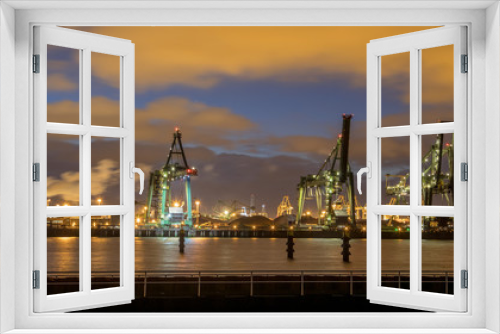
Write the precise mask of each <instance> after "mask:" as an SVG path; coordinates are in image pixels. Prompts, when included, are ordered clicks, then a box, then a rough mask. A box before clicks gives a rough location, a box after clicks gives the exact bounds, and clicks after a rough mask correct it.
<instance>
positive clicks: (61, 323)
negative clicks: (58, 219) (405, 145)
mask: <svg viewBox="0 0 500 334" xmlns="http://www.w3.org/2000/svg"><path fill="white" fill-rule="evenodd" d="M11 6H12V7H16V10H14V9H13V8H12V7H11ZM63 6H64V7H67V8H61V7H63ZM120 6H121V8H120ZM392 6H397V8H392ZM126 7H129V8H132V9H124V8H126ZM148 7H149V9H148ZM159 7H163V8H159ZM23 8H24V9H23ZM75 8H79V9H75ZM82 8H86V9H82ZM103 8H107V9H103ZM137 8H143V10H138V9H137ZM0 10H1V12H0V70H1V73H2V75H1V76H0V96H1V101H0V186H1V187H0V201H1V203H2V210H1V211H0V275H1V279H0V297H1V298H0V323H1V324H0V326H1V327H0V330H1V331H2V332H4V331H8V330H11V329H15V331H14V332H13V333H36V332H42V331H41V329H52V330H51V331H50V332H51V333H55V332H61V333H62V332H64V333H70V332H75V333H76V332H77V330H76V329H84V328H85V329H88V331H86V332H89V333H90V332H92V333H104V332H107V333H110V332H111V330H112V329H115V330H116V331H115V332H124V331H125V329H126V330H127V331H126V332H127V333H136V332H137V333H147V332H159V331H154V329H164V330H163V331H161V332H165V333H167V332H169V333H174V332H181V330H180V329H181V328H190V329H192V330H191V331H189V332H198V333H200V332H203V330H206V331H210V330H211V331H210V332H212V333H213V332H226V333H229V332H231V333H233V332H246V333H248V330H249V329H253V331H252V332H266V333H270V332H276V333H278V332H279V333H283V332H285V333H288V332H290V333H292V332H293V333H299V332H300V333H305V332H311V333H313V332H316V333H318V332H321V333H326V332H330V333H336V332H338V333H340V332H345V331H347V330H348V329H349V332H350V333H361V332H362V333H377V332H379V333H390V332H393V333H405V332H411V333H416V332H421V333H431V332H432V333H450V332H453V333H457V332H462V333H494V332H499V331H500V320H499V319H498V318H499V317H498V315H499V314H500V297H499V295H500V278H499V277H500V275H499V273H500V256H499V255H500V229H499V224H498V222H499V215H500V213H499V212H498V203H500V175H499V174H500V173H498V166H499V164H500V152H498V150H494V148H495V147H499V146H500V131H498V129H499V125H500V115H499V114H500V113H499V112H498V111H499V107H500V98H499V96H498V91H499V90H500V83H499V82H500V34H499V30H500V17H499V10H498V3H497V1H453V2H449V1H439V0H437V1H433V2H426V1H423V2H419V1H398V2H397V4H395V2H390V1H388V2H385V1H370V3H369V4H367V3H366V2H362V1H360V2H354V1H352V2H349V1H331V2H326V1H309V2H307V1H297V2H290V3H288V2H285V1H270V2H266V3H264V2H248V1H237V0H235V1H233V2H231V3H222V2H217V1H207V2H203V5H201V4H200V3H199V2H189V1H186V2H183V3H179V2H175V1H174V2H162V3H159V2H149V1H143V2H142V3H141V2H135V1H126V2H125V1H123V2H118V3H116V2H113V1H109V2H108V1H98V2H95V1H79V2H69V1H65V2H58V1H55V2H54V1H52V2H51V1H43V0H42V1H36V2H31V1H19V2H18V1H15V0H11V1H4V2H2V3H0ZM402 23H403V24H404V25H406V26H417V25H424V26H436V25H448V24H465V25H467V26H468V27H469V32H470V33H469V41H470V43H469V45H470V47H469V55H470V59H471V63H470V69H471V75H469V79H468V80H469V87H470V90H469V93H468V95H469V96H468V101H469V110H470V111H471V112H470V113H469V115H468V117H469V119H468V134H469V138H468V145H469V153H470V154H471V156H470V160H469V161H470V166H469V172H470V174H469V177H470V180H471V181H470V184H469V190H468V197H469V198H470V199H471V200H470V203H469V210H468V215H469V217H468V219H469V221H470V222H471V224H470V226H474V230H472V229H470V230H469V231H468V232H469V235H471V243H470V245H468V252H469V255H470V257H469V260H468V262H469V263H468V268H469V270H470V275H469V289H468V300H469V307H468V312H466V313H432V314H427V313H425V314H423V313H405V314H392V313H383V314H381V313H379V314H367V313H329V314H322V313H312V314H307V313H298V314H287V313H277V314H262V313H255V314H240V313H238V314H189V313H186V314H158V313H156V314H95V313H94V314H93V313H87V314H60V313H51V314H34V313H33V311H32V310H33V298H32V297H33V292H32V290H31V288H30V286H31V270H32V259H31V257H30V254H31V253H30V251H31V248H30V247H31V245H32V242H33V238H32V221H33V220H32V218H33V212H32V211H31V210H27V209H26V206H27V204H28V206H29V205H30V203H26V198H30V197H29V194H31V191H32V183H31V181H30V172H31V163H32V161H31V157H32V147H31V146H30V143H32V135H31V134H32V131H33V129H32V119H31V116H30V115H31V113H32V101H31V98H30V96H31V94H32V91H31V87H32V82H31V80H32V77H31V74H30V63H31V59H30V55H31V46H32V33H31V32H32V26H33V25H35V24H57V25H122V26H131V25H196V26H198V25H206V26H211V25H213V26H221V25H227V26H231V25H257V26H258V25H285V26H290V25H299V26H310V25H353V26H357V25H374V26H376V25H379V26H380V25H402ZM14 32H15V35H14ZM14 36H15V38H14ZM132 42H133V41H132ZM486 68H488V71H486ZM13 82H14V84H12V83H13ZM13 110H15V113H13V112H12V111H13ZM486 120H487V121H486ZM13 138H14V139H15V145H12V139H13ZM488 149H489V150H488ZM487 150H488V151H487ZM487 153H488V154H487ZM14 171H15V174H14ZM485 174H488V182H486V177H485ZM12 175H15V177H12ZM13 189H14V193H15V196H12V192H13ZM486 194H488V196H486ZM485 217H488V219H485ZM12 222H14V224H12ZM12 236H14V237H12ZM486 254H489V256H488V266H486V263H485V257H486ZM26 259H30V260H29V261H26ZM13 287H14V288H13ZM12 305H14V307H12ZM139 324H140V325H141V326H142V329H137V327H138V325H139ZM167 327H168V328H167ZM38 329H40V331H37V330H38ZM56 329H59V330H56ZM133 329H136V330H133ZM238 329H241V330H238ZM245 329H246V330H245ZM45 332H47V331H45ZM182 332H184V333H186V331H182Z"/></svg>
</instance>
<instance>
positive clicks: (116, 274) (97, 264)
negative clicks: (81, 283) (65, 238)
mask: <svg viewBox="0 0 500 334" xmlns="http://www.w3.org/2000/svg"><path fill="white" fill-rule="evenodd" d="M120 220H121V216H92V221H91V224H92V246H91V247H92V289H93V290H97V289H105V288H112V287H117V286H120Z"/></svg>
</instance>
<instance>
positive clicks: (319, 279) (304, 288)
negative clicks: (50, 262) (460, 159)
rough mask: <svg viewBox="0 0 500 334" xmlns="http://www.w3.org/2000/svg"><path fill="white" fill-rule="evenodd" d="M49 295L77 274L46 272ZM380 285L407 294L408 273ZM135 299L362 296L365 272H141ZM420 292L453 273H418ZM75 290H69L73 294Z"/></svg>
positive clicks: (111, 278)
mask: <svg viewBox="0 0 500 334" xmlns="http://www.w3.org/2000/svg"><path fill="white" fill-rule="evenodd" d="M48 276H49V279H48V288H49V291H57V292H54V293H60V292H62V291H61V289H63V290H64V286H66V287H67V286H71V285H77V284H78V273H77V272H49V273H48ZM380 281H381V285H382V286H386V287H393V288H400V289H408V288H409V283H410V274H409V271H404V270H390V271H389V270H388V271H383V272H382V275H381V280H380ZM119 282H120V274H119V272H110V271H99V272H92V288H93V289H96V288H99V289H100V288H106V287H115V286H118V285H119ZM135 284H136V297H137V298H139V297H142V298H156V297H174V296H175V297H202V296H207V295H224V296H245V295H246V296H269V295H272V296H277V295H300V296H305V295H318V294H342V295H346V294H348V295H351V296H352V295H364V294H366V271H365V270H175V271H165V270H144V271H136V274H135ZM422 288H423V290H424V291H429V292H439V293H445V294H449V293H453V271H422ZM51 289H52V290H51ZM73 291H74V290H73Z"/></svg>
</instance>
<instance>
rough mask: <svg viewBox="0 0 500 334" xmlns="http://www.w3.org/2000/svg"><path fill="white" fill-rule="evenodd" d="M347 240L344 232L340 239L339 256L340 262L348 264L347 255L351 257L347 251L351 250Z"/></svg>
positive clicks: (347, 237)
mask: <svg viewBox="0 0 500 334" xmlns="http://www.w3.org/2000/svg"><path fill="white" fill-rule="evenodd" d="M349 240H351V238H349V236H348V233H346V232H344V236H343V237H342V241H343V242H342V252H340V254H341V255H342V260H343V261H344V262H349V255H351V252H350V251H349V248H351V245H350V244H349Z"/></svg>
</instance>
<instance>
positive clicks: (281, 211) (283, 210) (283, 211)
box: [276, 195, 293, 217]
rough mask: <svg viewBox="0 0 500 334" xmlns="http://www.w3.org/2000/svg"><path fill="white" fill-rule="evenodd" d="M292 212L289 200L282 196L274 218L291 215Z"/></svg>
mask: <svg viewBox="0 0 500 334" xmlns="http://www.w3.org/2000/svg"><path fill="white" fill-rule="evenodd" d="M292 211H293V206H292V204H291V203H290V199H289V198H288V196H287V195H285V196H283V200H281V203H280V204H279V205H278V210H277V213H276V217H281V216H283V215H291V214H292Z"/></svg>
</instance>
